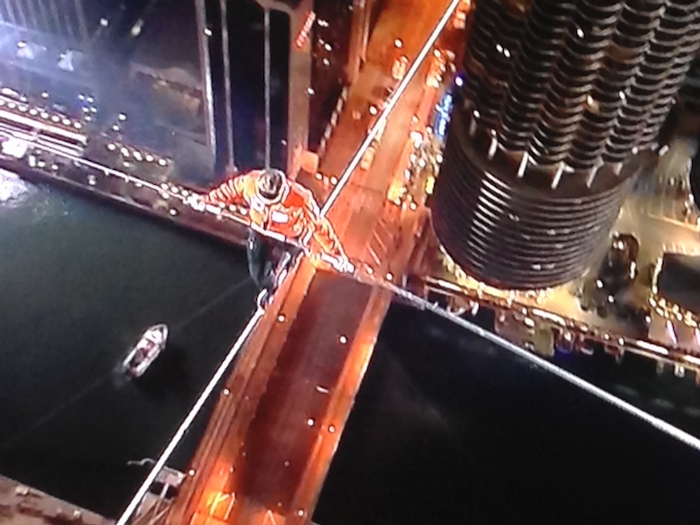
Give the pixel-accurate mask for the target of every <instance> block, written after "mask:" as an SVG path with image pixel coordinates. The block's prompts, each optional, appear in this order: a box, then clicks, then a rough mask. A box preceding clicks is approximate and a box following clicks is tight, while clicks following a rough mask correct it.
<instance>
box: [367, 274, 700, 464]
mask: <svg viewBox="0 0 700 525" xmlns="http://www.w3.org/2000/svg"><path fill="white" fill-rule="evenodd" d="M358 280H360V281H362V282H368V284H369V283H373V284H375V285H379V286H382V287H383V288H385V289H387V290H390V291H392V292H393V293H394V294H395V295H397V296H399V297H402V298H404V299H406V300H407V301H408V302H410V303H412V304H413V305H415V306H417V307H418V308H420V309H421V310H428V311H430V312H433V313H435V314H437V315H439V316H440V317H443V318H444V319H447V320H448V321H450V322H452V323H454V324H456V325H458V326H460V327H462V328H464V329H466V330H468V331H470V332H472V333H474V334H476V335H478V336H479V337H481V338H483V339H486V340H487V341H489V342H491V343H494V344H496V345H498V346H500V347H501V348H504V349H506V350H508V351H509V352H511V353H513V354H515V355H517V356H518V357H521V358H523V359H525V360H526V361H529V362H531V363H533V364H534V365H535V366H537V367H538V368H540V369H543V370H544V371H545V372H547V373H550V374H553V375H555V376H557V377H558V378H560V379H563V380H564V381H566V382H567V383H570V384H572V385H574V386H576V387H578V388H580V389H581V390H583V391H585V392H587V393H589V394H592V395H593V396H595V397H597V398H598V399H601V400H602V401H604V402H606V403H608V404H610V405H612V406H614V407H615V408H618V409H620V410H622V411H623V412H626V413H628V414H630V415H631V416H634V417H637V418H639V419H641V420H642V421H644V422H645V423H648V424H649V425H651V426H652V427H654V428H655V429H657V430H660V431H661V432H663V433H664V434H667V435H669V436H671V437H673V438H675V439H677V440H679V441H681V442H683V443H685V444H686V445H688V446H689V447H691V448H693V449H695V450H696V451H698V452H700V439H699V438H697V437H695V436H693V435H692V434H690V433H688V432H686V431H684V430H681V429H680V428H678V427H676V426H674V425H672V424H670V423H668V422H667V421H664V420H663V419H661V418H658V417H656V416H653V415H652V414H650V413H648V412H645V411H644V410H642V409H641V408H638V407H636V406H634V405H633V404H631V403H628V402H627V401H625V400H623V399H621V398H619V397H617V396H616V395H614V394H611V393H610V392H608V391H606V390H603V389H602V388H600V387H598V386H596V385H594V384H593V383H590V382H589V381H586V380H585V379H582V378H581V377H579V376H577V375H575V374H572V373H571V372H569V371H567V370H564V369H563V368H561V367H559V366H557V365H555V364H554V363H552V362H551V361H548V360H546V359H544V358H542V357H540V356H538V355H535V354H533V353H532V352H529V351H527V350H525V349H524V348H521V347H520V346H518V345H516V344H515V343H512V342H510V341H508V340H507V339H505V338H503V337H501V336H499V335H497V334H495V333H493V332H490V331H489V330H486V329H485V328H482V327H480V326H479V325H477V324H475V323H472V322H470V321H467V320H466V319H462V318H461V317H459V316H457V315H455V314H453V313H450V312H448V311H447V310H445V309H444V308H440V307H439V306H437V305H436V304H433V303H431V302H430V301H427V300H425V299H423V298H422V297H419V296H417V295H415V294H413V293H411V292H409V291H408V290H404V289H403V288H400V287H398V286H396V285H393V284H391V283H388V282H385V281H379V280H375V279H372V278H369V277H367V278H363V277H360V278H359V279H358Z"/></svg>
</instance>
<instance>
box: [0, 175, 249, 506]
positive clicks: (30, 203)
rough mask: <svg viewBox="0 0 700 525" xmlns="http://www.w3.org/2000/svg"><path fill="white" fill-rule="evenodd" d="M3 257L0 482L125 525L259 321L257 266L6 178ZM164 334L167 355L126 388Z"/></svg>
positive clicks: (0, 199)
mask: <svg viewBox="0 0 700 525" xmlns="http://www.w3.org/2000/svg"><path fill="white" fill-rule="evenodd" d="M0 250H1V251H0V253H1V255H0V418H1V419H0V473H2V474H4V475H6V476H9V477H13V478H15V479H18V480H20V481H24V482H27V483H30V484H32V485H34V486H36V487H38V488H40V489H44V490H46V491H48V492H49V493H51V494H54V495H56V496H59V497H62V498H65V499H67V500H69V501H71V502H74V503H77V504H81V505H84V506H86V507H88V508H90V509H94V510H97V511H99V512H102V513H105V514H107V515H109V516H114V515H116V514H117V513H118V512H119V510H121V509H122V508H123V507H124V506H125V504H126V502H127V501H128V498H129V495H130V494H132V493H133V492H134V491H135V488H136V486H137V484H138V483H139V480H141V479H142V478H143V477H144V476H145V473H146V471H145V470H144V469H142V468H136V467H128V466H127V465H126V462H127V461H129V460H138V459H142V458H145V457H155V456H157V455H158V452H159V451H160V450H161V449H162V447H163V446H164V444H165V443H166V441H167V439H168V438H169V437H170V436H171V435H172V433H173V431H174V429H175V428H176V427H177V425H178V424H179V422H180V421H181V419H182V418H183V417H184V414H185V413H186V411H187V409H188V408H189V407H190V406H191V404H192V403H193V400H194V399H195V398H196V396H197V394H198V393H199V392H200V391H201V389H202V387H203V384H204V383H205V382H206V380H207V379H208V378H209V377H210V376H211V374H212V371H213V370H214V368H215V367H216V365H217V364H218V363H219V361H220V360H221V358H222V357H223V355H224V354H225V353H226V351H227V350H228V348H229V347H230V344H231V342H232V341H233V340H234V339H235V337H236V335H237V333H238V331H239V330H240V329H241V328H242V326H243V324H244V323H245V321H246V320H247V317H248V315H249V314H250V313H251V312H252V306H253V295H254V287H253V285H252V284H251V283H250V282H249V281H247V268H246V263H245V254H244V253H243V252H242V251H241V250H239V249H234V248H230V247H227V246H222V245H219V244H215V243H213V242H208V241H207V240H204V239H201V238H198V237H194V236H190V235H188V234H186V233H183V232H181V231H179V230H175V229H172V228H170V227H167V226H165V225H163V224H161V223H157V222H151V221H150V220H148V219H146V218H143V217H139V216H135V215H131V214H130V213H128V212H124V211H122V210H119V209H115V208H112V207H109V206H105V205H103V204H101V203H95V202H91V201H88V200H85V199H83V198H78V197H76V196H72V195H70V194H67V193H64V192H61V191H58V190H55V189H53V188H48V187H41V186H40V187H36V186H33V185H31V184H28V183H25V182H22V181H20V180H18V179H16V178H15V177H14V176H11V175H8V174H4V173H0ZM156 322H166V323H168V324H169V325H170V328H171V337H170V344H169V345H168V348H167V350H166V351H165V352H164V353H163V355H162V357H161V358H160V359H159V360H158V361H156V362H155V364H154V365H153V367H152V368H151V369H150V370H149V371H148V373H147V375H146V376H144V377H143V378H142V381H138V382H125V381H123V380H121V379H120V378H119V377H118V376H117V375H116V374H114V373H113V369H114V367H115V366H116V365H117V364H118V363H119V361H120V360H121V359H122V357H123V356H124V354H125V352H126V351H127V349H128V347H129V346H130V345H131V344H133V343H134V342H135V340H136V339H137V338H138V336H139V334H140V333H141V332H142V331H143V329H144V328H145V327H147V326H149V325H151V324H153V323H156ZM47 414H53V416H51V417H49V418H48V419H47V418H46V416H47ZM197 430H198V429H195V430H193V431H192V432H191V436H192V437H193V438H194V437H196V433H197ZM199 430H201V429H199ZM192 445H193V439H190V440H189V442H188V443H185V444H184V446H183V449H182V451H180V453H179V455H178V456H177V457H176V458H175V460H174V462H173V466H176V467H180V468H183V467H184V466H185V465H186V461H187V458H188V451H191V450H192Z"/></svg>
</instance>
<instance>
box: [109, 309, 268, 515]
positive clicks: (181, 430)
mask: <svg viewBox="0 0 700 525" xmlns="http://www.w3.org/2000/svg"><path fill="white" fill-rule="evenodd" d="M264 313H265V311H264V310H263V309H261V308H258V309H257V310H256V312H255V313H254V314H253V316H252V317H251V318H250V319H249V320H248V324H246V325H245V328H243V331H242V332H241V334H240V335H239V336H238V339H236V341H235V343H233V346H232V347H231V349H230V350H229V352H228V354H226V357H225V358H224V360H223V361H222V362H221V364H220V365H219V368H217V369H216V372H214V375H213V377H212V378H211V380H210V381H209V383H207V385H206V386H205V387H204V390H202V393H201V394H200V395H199V397H198V398H197V401H196V402H195V404H194V405H193V406H192V409H191V410H190V411H189V413H188V414H187V416H186V417H185V419H184V420H183V421H182V423H180V426H179V427H178V429H177V431H176V432H175V435H174V436H173V437H172V439H171V440H170V441H169V442H168V444H167V445H166V447H165V449H163V452H162V453H161V455H160V457H159V458H158V460H157V461H156V463H155V465H154V466H153V468H152V469H151V471H150V472H149V473H148V476H146V479H145V480H144V481H143V483H142V484H141V486H140V487H139V490H138V491H137V492H136V494H135V495H134V497H133V498H132V499H131V501H130V502H129V505H128V506H127V507H126V510H124V513H123V514H122V515H121V517H120V518H119V520H118V521H117V523H116V525H127V524H128V523H129V520H130V519H131V517H132V516H133V515H134V513H135V512H136V510H137V509H138V507H139V505H140V504H141V501H142V500H143V498H144V496H145V495H146V493H147V492H148V489H149V488H150V487H151V485H152V484H153V482H154V481H155V480H156V478H157V477H158V474H159V473H160V471H161V470H162V469H163V467H164V466H165V464H166V462H167V461H168V459H170V456H171V455H172V453H173V452H174V451H175V449H176V448H177V446H178V445H179V444H180V442H181V441H182V438H184V437H185V434H187V431H188V430H189V429H190V427H191V426H192V423H193V422H194V420H195V418H196V417H197V415H198V414H199V412H200V410H201V409H202V407H203V406H204V404H205V403H206V402H207V400H208V399H209V396H211V393H212V392H213V391H214V388H216V385H218V384H219V381H220V380H221V378H222V377H223V375H224V373H225V372H226V370H228V367H229V366H230V365H231V363H232V362H233V359H234V358H235V357H236V356H237V355H238V352H239V351H240V349H241V348H242V347H243V344H244V343H245V342H246V340H247V339H248V336H249V335H250V334H251V333H252V332H253V330H254V329H255V327H256V326H257V325H258V321H260V319H261V318H262V316H263V314H264Z"/></svg>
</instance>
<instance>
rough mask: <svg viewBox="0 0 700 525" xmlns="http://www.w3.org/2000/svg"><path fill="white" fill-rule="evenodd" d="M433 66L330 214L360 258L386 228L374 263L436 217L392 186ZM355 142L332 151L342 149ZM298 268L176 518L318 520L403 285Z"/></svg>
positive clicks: (439, 7)
mask: <svg viewBox="0 0 700 525" xmlns="http://www.w3.org/2000/svg"><path fill="white" fill-rule="evenodd" d="M445 6H446V3H443V2H435V3H434V11H433V13H432V15H433V16H432V19H431V18H430V17H429V18H428V19H427V22H426V23H425V30H424V33H423V34H422V35H420V34H419V35H418V38H423V41H425V39H426V38H427V34H428V33H429V31H430V30H431V29H432V28H433V27H435V23H436V21H437V19H438V18H439V16H440V15H441V14H442V12H443V11H444V8H445ZM412 29H413V30H415V27H413V28H412ZM419 33H420V32H419ZM426 71H427V64H426V67H425V68H423V69H422V70H421V71H420V72H419V74H417V75H416V77H415V79H414V80H413V81H412V82H411V83H410V84H409V85H408V89H407V90H406V92H405V93H404V96H403V97H402V98H401V100H400V101H399V102H398V104H397V105H396V108H395V110H394V112H393V113H392V115H391V117H390V119H389V121H388V124H387V129H386V131H385V133H384V137H385V138H384V139H383V143H382V147H381V148H379V150H378V152H377V155H376V158H375V161H374V163H373V167H372V168H371V169H370V170H369V171H368V172H363V171H362V170H356V172H355V173H354V174H353V176H352V177H351V179H350V183H349V184H348V185H347V186H346V187H345V188H344V189H343V192H342V193H341V196H340V199H339V200H338V202H337V204H336V206H334V207H333V208H332V209H331V212H330V214H329V218H330V219H331V222H332V223H333V224H334V226H335V227H336V230H337V231H338V233H339V235H340V236H341V239H342V241H343V244H344V246H345V248H346V251H347V252H348V254H349V255H350V257H351V258H352V259H353V260H363V261H371V260H372V259H371V258H370V257H369V254H368V250H369V245H370V242H371V240H372V239H373V238H374V237H375V234H376V232H377V231H378V230H379V229H381V230H382V231H383V232H384V234H385V235H384V237H383V238H384V239H385V249H386V251H385V252H384V253H383V256H384V260H382V264H381V266H379V265H374V264H375V261H372V264H373V265H374V268H373V271H372V273H373V274H374V275H388V274H389V272H390V273H391V274H392V277H393V275H401V274H402V273H403V269H404V268H405V266H406V264H407V262H408V260H409V258H410V254H411V252H412V250H413V244H414V242H413V241H414V233H415V231H416V230H417V229H418V228H419V226H420V224H421V223H422V221H423V220H424V217H425V216H424V214H423V212H422V211H408V210H403V211H402V210H401V209H399V208H398V207H396V206H395V205H393V204H387V201H386V195H387V190H388V188H389V186H390V185H391V184H392V180H393V179H394V175H395V174H396V173H399V174H402V173H403V170H404V168H405V161H406V158H405V151H404V145H405V144H406V141H407V140H408V135H409V130H410V128H411V125H412V122H411V120H412V118H413V116H414V115H415V114H416V112H417V111H419V112H427V111H428V110H429V106H430V104H427V105H426V104H425V100H426V99H428V100H434V97H435V92H434V90H431V89H426V87H425V82H424V79H425V73H426ZM421 116H422V117H423V119H422V121H423V122H425V121H426V120H427V115H421ZM346 122H347V125H348V126H353V123H352V121H351V119H348V118H343V117H341V119H340V121H339V127H338V129H337V130H336V134H335V136H336V137H338V140H342V139H341V138H342V137H346V140H347V137H348V135H351V134H352V131H351V132H350V133H348V134H345V133H344V129H343V126H344V123H346ZM358 139H360V140H361V137H358ZM341 145H345V146H347V145H346V144H344V141H343V144H340V145H339V146H341ZM348 149H350V148H347V147H345V148H344V147H337V148H333V147H331V148H330V149H329V153H328V154H329V155H334V154H336V153H335V152H338V153H337V155H339V156H341V157H342V156H343V155H347V153H344V152H346V151H347V150H348ZM419 210H420V209H419ZM386 233H388V238H387V235H386ZM380 272H381V273H380ZM290 277H291V278H290V279H287V281H286V283H285V285H284V287H283V288H282V289H281V290H280V292H279V293H278V294H277V298H276V300H275V301H274V302H273V304H272V305H271V306H270V307H268V311H267V312H266V315H265V317H264V318H263V319H262V321H261V323H260V324H259V325H258V327H257V328H256V330H255V332H254V333H253V335H252V337H251V338H250V339H249V340H248V342H247V343H246V347H245V349H244V352H243V353H242V354H241V356H240V357H239V360H238V362H237V364H236V367H235V369H234V371H233V372H232V374H231V375H230V376H229V377H228V378H227V380H226V381H225V384H224V385H223V390H222V394H221V395H220V397H219V399H218V402H217V404H216V406H215V408H214V411H213V415H212V417H211V418H210V420H209V423H208V427H207V429H206V431H205V434H204V438H203V440H202V442H201V443H200V445H199V448H198V450H197V452H196V454H195V457H194V459H193V461H192V463H191V469H192V470H191V471H190V472H191V474H192V475H191V476H190V477H189V478H188V480H187V481H185V483H184V484H183V486H182V487H181V488H180V491H179V495H178V497H177V499H176V501H175V502H174V504H173V507H172V509H171V512H170V513H169V516H168V518H167V522H168V523H170V524H172V525H176V524H177V525H179V524H191V525H217V524H223V523H237V524H239V523H240V524H246V525H258V524H259V525H281V524H296V523H299V524H301V523H308V522H309V521H310V520H311V517H312V514H313V510H314V507H315V505H316V502H317V499H318V497H319V494H320V491H321V488H322V485H323V481H324V479H325V477H326V474H327V471H328V469H329V467H330V463H331V460H332V457H333V454H334V453H335V450H336V448H337V446H338V442H339V440H340V436H341V434H342V431H343V428H344V426H345V422H346V420H347V418H348V416H349V413H350V410H351V408H352V405H353V402H354V399H355V395H356V393H357V390H358V389H359V387H360V383H361V381H362V378H363V376H364V373H365V370H366V368H367V366H368V364H369V361H370V358H371V355H372V351H373V349H374V344H375V341H376V337H377V334H378V332H379V328H380V326H381V323H382V321H383V319H384V316H385V314H386V311H387V310H388V307H389V304H390V302H391V299H392V294H391V292H390V291H387V290H386V289H385V288H380V287H374V286H371V285H368V284H363V283H360V282H358V281H357V280H354V279H352V278H351V277H350V276H343V275H338V274H335V273H329V272H328V271H326V270H323V269H320V268H316V267H314V266H313V265H312V264H311V263H310V262H309V261H307V260H303V261H302V262H301V264H300V266H299V267H298V269H296V270H295V272H293V274H292V275H291V276H290Z"/></svg>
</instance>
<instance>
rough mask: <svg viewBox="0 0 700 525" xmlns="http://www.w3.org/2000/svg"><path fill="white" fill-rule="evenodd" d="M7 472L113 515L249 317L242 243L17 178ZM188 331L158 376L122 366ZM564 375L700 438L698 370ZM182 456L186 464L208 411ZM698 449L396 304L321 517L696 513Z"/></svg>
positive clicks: (9, 235)
mask: <svg viewBox="0 0 700 525" xmlns="http://www.w3.org/2000/svg"><path fill="white" fill-rule="evenodd" d="M0 246H2V257H0V327H1V328H2V337H1V338H0V473H2V474H3V475H6V476H9V477H13V478H15V479H18V480H20V481H22V482H25V483H28V484H31V485H33V486H35V487H37V488H40V489H42V490H45V491H47V492H49V493H51V494H53V495H56V496H58V497H61V498H64V499H66V500H68V501H71V502H73V503H77V504H79V505H83V506H85V507H87V508H89V509H92V510H95V511H98V512H100V513H102V514H104V515H106V516H109V517H115V516H117V515H118V514H119V512H120V511H121V510H122V509H123V508H124V506H125V505H126V503H127V501H128V499H129V498H130V496H131V494H133V492H134V491H135V489H136V487H137V485H138V484H139V482H140V481H141V480H142V479H143V477H144V476H145V474H146V470H145V469H144V468H143V467H136V466H133V465H131V466H130V465H128V464H127V462H129V461H133V460H139V459H142V458H146V457H154V456H156V455H157V454H158V452H159V451H160V450H161V449H162V447H163V446H164V444H165V443H166V441H167V440H168V438H169V437H170V436H171V434H172V433H173V431H174V429H175V428H176V426H177V425H178V423H179V422H180V421H181V419H182V417H183V415H184V413H185V412H186V410H187V409H188V408H189V407H190V405H191V404H192V402H193V400H194V398H195V397H196V395H197V393H198V392H199V391H200V390H201V388H202V386H203V384H204V383H205V382H206V380H207V379H208V377H209V376H210V375H211V373H212V371H213V369H214V368H215V366H216V364H217V363H218V362H219V361H220V359H221V358H222V356H223V355H224V353H225V352H226V350H227V349H228V348H229V346H230V344H231V342H232V341H233V340H234V339H235V337H236V335H237V333H238V331H239V330H240V329H241V328H242V326H243V324H244V323H245V321H246V319H247V317H248V316H249V314H250V313H251V311H252V305H253V295H254V289H253V286H252V284H251V283H250V282H249V281H247V273H246V263H245V258H244V253H243V251H242V250H240V249H238V248H231V247H228V246H224V245H221V244H218V243H216V242H213V241H209V240H207V239H204V238H202V237H198V236H194V235H190V234H188V233H187V232H184V231H181V230H178V229H175V228H172V227H170V226H167V225H165V224H164V223H159V222H154V221H151V220H149V219H147V218H145V217H140V216H137V215H133V214H131V213H129V212H128V211H125V210H122V209H119V208H115V207H112V206H108V205H105V204H103V203H99V202H94V201H90V200H87V199H84V198H81V197H77V196H74V195H72V194H70V193H65V192H62V191H59V190H56V189H54V188H51V187H47V186H35V185H32V184H29V183H26V182H23V181H21V180H20V179H18V178H17V177H15V176H14V175H11V174H8V173H3V172H0ZM161 321H162V322H166V323H168V324H169V325H170V327H171V330H172V338H171V344H169V346H168V348H167V350H166V352H165V353H164V354H163V356H162V358H161V359H159V360H158V361H156V362H155V364H154V365H153V367H152V369H151V370H149V372H148V374H147V375H146V376H144V378H143V380H142V381H138V382H128V381H124V380H122V379H120V378H119V377H118V376H117V375H116V374H115V373H114V371H113V370H114V367H115V366H116V365H117V364H118V362H119V361H120V359H121V358H122V357H123V355H124V353H125V352H126V350H127V348H128V347H129V345H130V344H132V343H133V342H134V340H135V339H136V338H137V337H138V335H139V333H140V332H141V331H142V330H143V329H144V328H145V327H146V326H148V325H150V324H153V323H156V322H161ZM557 361H558V362H559V364H561V365H562V366H565V367H566V368H568V369H570V370H572V371H575V372H576V373H578V374H581V375H583V376H584V377H587V378H589V379H590V380H592V381H594V382H596V383H597V384H599V385H601V386H603V387H605V388H606V389H608V390H611V391H613V392H614V393H617V394H619V395H621V396H623V397H624V398H625V399H628V400H630V401H632V402H634V403H636V404H638V405H639V406H641V407H642V408H644V409H646V410H649V411H651V412H653V413H654V414H656V415H659V416H661V417H663V418H665V419H667V420H669V421H672V422H674V423H675V424H677V425H679V426H681V427H682V428H684V429H686V430H688V431H690V432H691V433H694V434H695V435H700V402H699V401H698V399H699V394H698V392H699V391H698V390H697V389H696V388H695V387H694V386H693V384H692V378H689V377H686V378H685V379H683V380H680V379H677V378H674V377H673V376H672V375H671V374H667V375H666V376H663V377H661V378H657V377H656V376H655V374H654V366H653V364H649V363H645V362H643V361H640V360H635V359H630V360H628V361H626V362H625V363H624V364H623V365H622V366H617V365H615V364H614V362H613V360H612V359H611V358H608V357H607V356H604V355H600V356H595V357H592V358H588V357H585V356H581V357H576V356H559V357H558V358H557ZM203 416H204V417H203V418H202V419H201V422H200V425H199V426H198V427H196V428H193V429H192V431H191V432H190V434H189V435H188V438H187V439H186V440H185V442H184V443H183V445H182V446H181V447H180V448H179V449H178V452H177V453H176V455H175V457H174V459H173V461H172V463H171V465H172V466H174V467H177V468H181V469H183V468H185V466H186V464H187V460H188V459H189V457H190V455H191V453H192V451H193V448H194V445H195V443H196V440H197V438H198V436H199V435H200V434H201V431H202V424H203V423H204V419H205V418H206V414H203ZM698 471H700V456H698V454H697V453H696V452H695V451H693V450H691V449H690V448H688V447H687V446H685V445H682V444H679V443H678V442H676V441H674V440H673V439H671V438H669V437H667V436H665V435H662V434H660V433H659V432H657V431H656V430H654V429H652V428H650V427H649V426H647V425H645V424H643V423H641V422H639V421H638V420H636V419H634V418H633V417H631V416H629V415H627V414H625V413H623V412H621V411H620V410H618V409H616V408H613V407H611V406H609V405H606V404H605V403H603V402H602V401H599V400H597V399H594V398H592V397H591V396H590V395H588V394H585V393H583V392H581V391H579V390H578V389H576V388H574V387H572V386H570V385H567V384H565V383H563V382H562V381H561V380H559V379H557V378H554V377H551V376H549V375H547V374H545V373H543V372H542V371H540V370H539V369H536V368H534V367H533V366H531V365H530V364H528V363H526V362H524V361H522V360H521V359H517V358H514V357H513V356H511V355H510V354H508V353H507V352H506V351H505V350H503V349H500V348H497V347H494V346H493V345H491V344H489V343H486V342H484V341H482V340H480V339H478V338H477V337H475V336H473V335H470V334H468V333H464V332H462V331H461V330H459V329H457V328H455V327H454V326H452V325H450V324H449V323H447V322H445V321H444V320H442V319H437V318H434V317H433V316H431V315H428V314H424V313H420V312H417V311H414V310H411V309H409V308H406V307H403V306H394V307H392V309H391V311H390V313H389V316H388V318H387V321H386V323H385V324H384V326H383V328H382V331H381V333H380V336H379V340H378V344H377V349H376V352H375V355H374V357H373V360H372V363H371V364H370V367H369V369H368V373H367V377H366V380H365V382H364V384H363V386H362V389H361V391H360V394H359V396H358V399H357V403H356V406H355V409H354V410H353V412H352V414H351V417H350V420H349V422H348V426H347V430H346V432H345V434H344V435H343V438H342V440H341V444H340V447H339V450H338V454H337V457H336V460H335V461H334V463H333V465H332V467H331V471H330V474H329V478H328V481H327V483H326V485H325V487H324V490H323V493H322V495H321V499H320V502H319V507H318V510H317V512H316V514H315V517H314V519H315V521H317V522H318V523H320V524H322V525H360V524H362V525H373V524H377V525H393V524H397V525H399V524H401V525H413V524H415V525H419V524H428V525H432V524H438V523H439V524H442V523H466V522H478V523H494V524H500V523H524V522H536V521H538V522H541V523H553V522H563V521H566V522H567V523H572V522H573V523H582V524H583V523H586V524H588V523H610V522H618V523H633V522H635V521H636V522H644V523H649V522H653V521H659V522H660V521H661V520H664V521H667V522H671V523H674V524H683V523H692V522H694V520H693V517H694V516H695V514H694V513H695V512H696V511H695V498H696V495H697V494H698V491H700V476H698V475H697V473H698Z"/></svg>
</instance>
